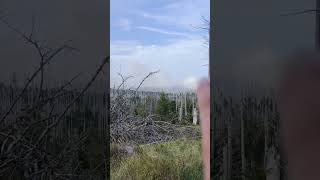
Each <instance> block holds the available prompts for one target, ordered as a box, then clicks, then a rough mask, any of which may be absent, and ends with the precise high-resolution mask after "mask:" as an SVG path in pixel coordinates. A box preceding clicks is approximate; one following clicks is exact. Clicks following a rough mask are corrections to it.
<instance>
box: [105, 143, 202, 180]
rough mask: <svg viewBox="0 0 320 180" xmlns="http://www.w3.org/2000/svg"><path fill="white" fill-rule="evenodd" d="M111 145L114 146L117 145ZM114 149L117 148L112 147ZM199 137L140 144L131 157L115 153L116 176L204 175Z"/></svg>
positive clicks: (136, 179)
mask: <svg viewBox="0 0 320 180" xmlns="http://www.w3.org/2000/svg"><path fill="white" fill-rule="evenodd" d="M111 148H113V149H115V148H116V147H115V145H112V146H111ZM111 152H114V151H113V150H112V149H111ZM200 152H201V144H200V140H186V139H181V140H177V141H171V142H166V143H161V144H154V145H141V146H138V147H136V152H135V154H134V155H132V156H130V157H119V156H116V155H115V154H112V157H111V179H113V180H122V179H126V180H127V179H128V180H140V179H145V180H153V179H160V180H161V179H165V180H171V179H174V180H180V179H181V180H182V179H183V180H185V179H186V180H193V179H196V180H198V179H202V161H201V154H200Z"/></svg>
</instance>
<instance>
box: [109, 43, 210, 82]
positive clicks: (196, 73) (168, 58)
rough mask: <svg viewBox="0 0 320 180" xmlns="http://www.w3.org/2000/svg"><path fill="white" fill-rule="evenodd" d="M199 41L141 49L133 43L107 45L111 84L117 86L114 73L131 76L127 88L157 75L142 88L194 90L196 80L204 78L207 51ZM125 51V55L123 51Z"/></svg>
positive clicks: (140, 46)
mask: <svg viewBox="0 0 320 180" xmlns="http://www.w3.org/2000/svg"><path fill="white" fill-rule="evenodd" d="M202 44H203V39H202V38H201V37H193V38H188V39H175V40H171V41H170V42H169V43H168V44H165V45H155V44H153V45H145V44H142V43H139V42H137V41H133V42H131V41H113V42H111V74H112V76H111V84H112V85H113V84H118V83H119V78H118V77H117V75H116V74H117V72H119V67H120V65H121V67H122V68H121V71H122V73H124V74H125V75H133V76H134V77H135V78H134V79H131V80H130V82H129V86H133V85H135V84H138V82H139V81H140V80H141V79H142V78H143V77H144V76H146V75H147V74H148V73H149V72H151V71H155V70H158V69H160V72H159V73H158V74H156V75H154V76H153V77H151V78H150V79H148V80H147V81H146V82H145V84H144V86H145V87H158V88H163V87H177V86H178V87H188V88H194V86H195V82H196V79H198V78H201V77H203V76H207V74H208V67H204V66H202V65H203V64H207V63H208V51H207V49H205V48H204V47H203V46H202ZM124 50H125V51H124Z"/></svg>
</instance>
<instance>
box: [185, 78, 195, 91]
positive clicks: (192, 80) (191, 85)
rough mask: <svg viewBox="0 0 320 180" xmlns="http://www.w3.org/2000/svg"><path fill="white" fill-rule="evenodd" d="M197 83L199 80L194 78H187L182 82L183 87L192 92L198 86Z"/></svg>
mask: <svg viewBox="0 0 320 180" xmlns="http://www.w3.org/2000/svg"><path fill="white" fill-rule="evenodd" d="M198 81H199V79H198V78H196V77H193V76H192V77H187V78H186V79H185V80H184V81H183V85H184V87H185V88H191V89H193V90H195V89H196V88H197V85H198Z"/></svg>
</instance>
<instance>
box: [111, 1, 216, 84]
mask: <svg viewBox="0 0 320 180" xmlns="http://www.w3.org/2000/svg"><path fill="white" fill-rule="evenodd" d="M209 3H210V0H111V22H110V26H111V43H110V44H111V86H114V85H118V84H119V83H120V82H121V78H120V77H119V76H118V73H121V74H123V75H124V76H133V78H131V79H130V80H129V81H128V82H127V86H130V87H132V86H134V85H136V84H137V83H138V82H139V81H140V80H141V79H142V78H143V77H144V76H146V75H147V74H148V73H149V72H151V71H155V70H160V72H159V73H158V74H156V75H154V76H152V77H151V78H150V79H148V80H147V81H146V82H145V83H144V85H143V86H144V87H153V88H193V87H194V86H195V84H196V82H197V80H198V79H199V78H201V77H206V76H207V75H208V67H207V66H203V65H204V64H207V63H208V56H209V55H208V48H207V47H206V46H205V45H204V36H207V32H206V31H204V30H200V29H197V28H195V26H201V25H203V21H202V16H203V17H206V18H207V17H209V14H210V8H209V7H210V6H209Z"/></svg>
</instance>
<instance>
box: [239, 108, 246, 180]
mask: <svg viewBox="0 0 320 180" xmlns="http://www.w3.org/2000/svg"><path fill="white" fill-rule="evenodd" d="M240 108H241V115H240V118H241V173H242V180H245V179H246V178H245V172H246V157H245V142H244V137H245V136H244V135H245V134H244V119H243V109H242V107H240Z"/></svg>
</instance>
